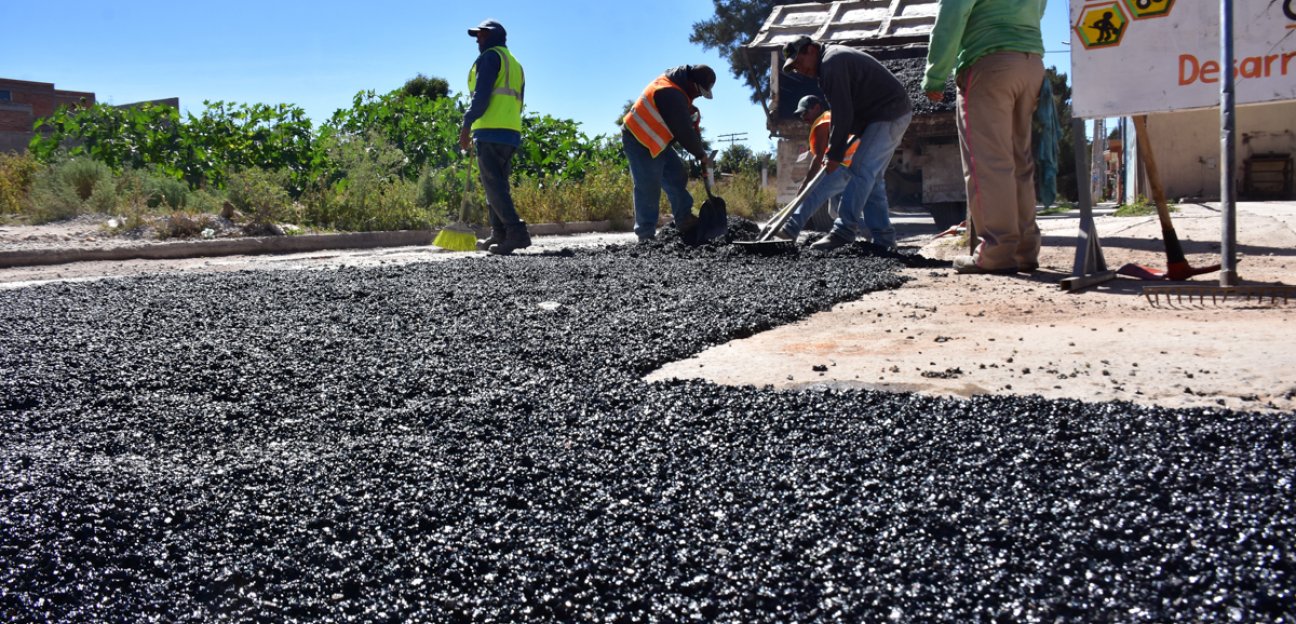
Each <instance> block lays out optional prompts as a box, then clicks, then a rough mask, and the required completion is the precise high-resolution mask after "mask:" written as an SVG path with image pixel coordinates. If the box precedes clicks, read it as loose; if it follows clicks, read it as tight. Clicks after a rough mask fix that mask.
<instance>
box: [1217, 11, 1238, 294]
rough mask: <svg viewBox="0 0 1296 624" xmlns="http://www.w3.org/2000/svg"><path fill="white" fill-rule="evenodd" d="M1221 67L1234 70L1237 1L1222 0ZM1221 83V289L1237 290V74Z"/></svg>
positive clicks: (1229, 74)
mask: <svg viewBox="0 0 1296 624" xmlns="http://www.w3.org/2000/svg"><path fill="white" fill-rule="evenodd" d="M1220 67H1233V0H1220ZM1222 74H1223V76H1222V80H1220V209H1221V210H1222V212H1223V224H1222V226H1221V232H1220V286H1237V283H1238V276H1237V246H1236V244H1237V185H1236V184H1235V183H1234V180H1235V178H1234V174H1235V173H1236V171H1237V150H1236V149H1234V137H1233V122H1234V119H1233V104H1234V103H1233V85H1234V82H1233V72H1231V71H1224V72H1222Z"/></svg>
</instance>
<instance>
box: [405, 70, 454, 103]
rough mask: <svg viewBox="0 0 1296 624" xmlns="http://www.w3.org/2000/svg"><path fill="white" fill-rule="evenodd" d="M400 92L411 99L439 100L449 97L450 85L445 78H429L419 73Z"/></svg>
mask: <svg viewBox="0 0 1296 624" xmlns="http://www.w3.org/2000/svg"><path fill="white" fill-rule="evenodd" d="M400 92H401V94H402V95H407V96H411V97H421V98H426V99H429V100H439V99H441V98H443V97H447V96H449V95H450V83H449V82H447V81H446V79H445V78H435V77H433V78H429V77H427V76H424V75H423V74H421V73H420V74H419V75H417V76H415V77H413V78H410V79H409V80H408V81H406V82H405V86H403V87H401V89H400Z"/></svg>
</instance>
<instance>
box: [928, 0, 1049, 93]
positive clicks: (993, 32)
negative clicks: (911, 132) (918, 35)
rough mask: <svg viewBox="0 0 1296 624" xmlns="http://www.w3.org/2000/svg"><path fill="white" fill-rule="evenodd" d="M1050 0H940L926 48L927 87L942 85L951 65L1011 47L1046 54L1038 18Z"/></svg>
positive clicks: (966, 64)
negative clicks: (938, 10)
mask: <svg viewBox="0 0 1296 624" xmlns="http://www.w3.org/2000/svg"><path fill="white" fill-rule="evenodd" d="M1047 3H1048V0H941V3H940V13H939V14H937V16H936V25H935V26H934V27H933V28H932V35H931V45H930V47H928V49H927V74H926V77H925V78H924V79H923V91H942V90H944V89H945V79H946V78H948V77H949V74H950V70H951V69H953V70H954V71H955V72H961V71H963V70H964V69H967V68H968V67H970V66H971V65H972V64H973V63H975V62H976V60H977V59H979V58H981V57H983V56H985V55H987V54H989V53H991V52H1000V51H1004V50H1010V51H1014V52H1033V53H1035V54H1039V55H1043V54H1044V37H1043V35H1041V34H1040V20H1042V19H1043V18H1044V6H1045V5H1046V4H1047Z"/></svg>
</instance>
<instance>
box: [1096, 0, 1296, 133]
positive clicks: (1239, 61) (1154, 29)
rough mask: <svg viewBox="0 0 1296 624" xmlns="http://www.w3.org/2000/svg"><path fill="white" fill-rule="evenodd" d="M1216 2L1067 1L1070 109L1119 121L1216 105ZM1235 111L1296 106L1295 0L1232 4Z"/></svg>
mask: <svg viewBox="0 0 1296 624" xmlns="http://www.w3.org/2000/svg"><path fill="white" fill-rule="evenodd" d="M1219 23H1220V2H1219V0H1071V79H1072V99H1071V106H1072V109H1073V110H1074V113H1075V115H1076V116H1078V117H1084V118H1094V117H1119V116H1125V115H1137V114H1145V113H1155V112H1165V111H1174V110H1186V109H1193V108H1207V107H1213V106H1219V100H1220V84H1219V83H1220V79H1221V78H1222V77H1223V71H1224V70H1223V68H1221V67H1220V64H1219V58H1220V44H1219V41H1220V37H1219V30H1220V26H1219ZM1233 59H1234V67H1233V69H1232V71H1233V75H1234V77H1235V90H1234V97H1235V102H1236V103H1237V104H1257V103H1261V102H1275V101H1283V100H1296V0H1234V1H1233Z"/></svg>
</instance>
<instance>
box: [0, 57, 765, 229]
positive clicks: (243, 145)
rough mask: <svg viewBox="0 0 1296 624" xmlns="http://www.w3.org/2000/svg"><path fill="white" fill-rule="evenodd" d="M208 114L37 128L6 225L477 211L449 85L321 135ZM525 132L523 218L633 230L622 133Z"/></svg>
mask: <svg viewBox="0 0 1296 624" xmlns="http://www.w3.org/2000/svg"><path fill="white" fill-rule="evenodd" d="M203 104H204V110H203V111H201V112H200V113H198V114H192V113H188V114H184V115H181V113H180V112H179V111H177V110H176V109H174V108H172V107H169V106H165V105H154V104H142V105H139V106H137V107H127V108H118V107H114V106H109V105H105V104H96V105H92V106H89V107H81V108H63V109H59V110H58V111H57V112H56V113H55V114H54V115H52V116H50V117H48V118H45V119H42V120H40V121H38V122H37V125H36V128H37V130H38V132H37V133H36V137H35V138H34V139H33V140H32V142H31V144H30V146H29V150H30V155H29V156H5V157H4V159H3V160H0V213H8V214H20V215H26V218H27V219H28V220H29V221H31V222H46V221H52V220H58V219H65V218H69V217H73V216H76V215H79V214H84V213H89V212H95V213H101V214H108V215H113V216H117V217H120V219H119V220H118V223H119V226H118V229H133V228H137V227H141V226H143V225H144V224H146V223H147V222H149V221H150V220H152V221H153V222H156V224H157V227H156V229H157V231H158V232H159V235H162V236H168V237H183V236H196V235H199V234H200V233H201V232H202V231H203V230H206V229H208V226H209V225H211V219H216V218H218V217H219V218H222V219H225V220H226V222H227V224H229V223H234V222H237V226H238V227H241V228H242V229H243V231H244V232H247V233H254V234H266V233H280V232H283V231H284V229H283V228H280V227H278V224H285V223H292V224H296V225H299V226H303V227H308V228H314V229H320V230H343V231H369V230H392V229H423V228H429V227H436V226H438V225H441V224H444V223H447V222H449V221H452V220H455V219H457V218H458V216H459V211H460V206H461V205H462V204H464V203H465V202H464V199H465V190H466V188H467V179H468V175H469V172H470V167H469V166H468V163H469V161H470V160H471V157H470V156H468V155H466V154H463V153H462V152H461V151H460V149H459V144H458V138H459V127H460V122H461V120H462V117H463V112H464V110H465V108H466V104H467V102H466V98H465V96H463V95H457V96H452V95H450V94H449V86H448V84H447V83H446V82H445V80H443V79H440V78H428V77H426V76H423V75H421V74H420V75H419V76H416V77H415V78H413V79H411V80H410V81H408V82H406V83H405V85H404V86H402V87H401V88H399V89H396V90H394V91H391V92H389V93H378V92H375V91H363V92H360V93H358V94H356V96H355V97H354V99H353V100H352V105H351V107H350V108H346V109H342V110H339V111H337V112H336V113H334V114H333V116H332V117H331V118H329V119H328V120H327V121H325V122H324V123H323V124H321V125H320V126H319V127H313V126H312V124H311V122H310V121H309V120H308V119H307V118H306V117H305V114H304V112H303V111H302V109H300V108H298V107H295V106H290V105H285V104H280V105H276V106H269V105H264V104H252V105H247V104H234V103H226V102H204V103H203ZM522 132H523V141H522V145H521V147H520V148H519V150H518V152H517V155H516V156H515V157H514V161H513V176H512V177H513V180H512V182H513V185H514V189H515V199H516V202H517V204H518V210H519V212H520V213H521V214H522V216H523V218H524V219H526V220H528V221H530V222H547V221H553V222H570V221H586V220H612V221H614V222H617V223H619V224H628V223H629V222H630V220H631V219H630V214H631V212H632V200H631V197H632V188H631V183H630V181H629V176H628V175H627V167H628V165H627V163H626V160H625V156H624V154H623V153H622V151H621V141H620V137H619V136H606V135H598V136H589V135H587V134H585V133H583V132H581V131H580V129H579V126H578V125H577V124H576V122H574V121H571V120H568V119H560V118H556V117H553V116H550V115H536V114H528V115H525V116H524V117H523V129H522ZM727 154H728V156H727V157H726V160H725V162H726V163H727V164H726V166H727V167H728V168H727V169H726V171H728V172H730V173H735V174H736V173H740V172H746V173H751V172H754V171H758V169H757V168H756V167H758V166H759V163H760V162H762V160H761V159H764V160H765V161H768V160H769V156H768V154H765V155H760V156H757V155H754V154H752V153H751V151H750V150H748V149H747V148H745V147H742V146H737V147H731V150H730V151H729V152H727ZM695 173H696V172H695ZM758 179H759V176H758V175H757V176H751V175H746V176H741V177H737V178H731V179H730V180H728V181H727V182H726V183H725V184H724V186H725V187H726V188H727V189H728V190H727V191H726V192H728V193H730V194H731V195H732V196H733V197H735V198H739V197H742V198H748V199H749V200H750V202H751V204H750V206H746V205H745V204H744V203H743V201H744V200H735V199H730V200H729V206H730V208H731V210H733V209H735V208H736V209H738V210H740V211H743V210H745V211H747V212H756V211H760V210H764V209H765V208H766V207H768V205H769V204H772V202H767V201H766V198H765V196H764V194H763V191H761V190H760V189H757V188H752V189H750V190H748V189H739V188H737V187H736V186H735V184H737V180H742V181H743V183H752V184H757V185H758V184H759V183H758V182H755V180H758ZM474 186H476V185H474ZM698 193H699V195H698V196H699V197H701V195H700V193H701V189H700V185H699V189H698ZM467 200H468V201H467V202H466V203H467V205H469V206H470V207H472V210H470V212H469V214H468V217H469V219H470V221H471V222H475V223H478V224H483V223H485V214H484V209H483V207H484V206H485V205H486V202H485V200H484V196H483V194H482V192H481V189H479V188H474V189H473V192H472V193H470V194H469V195H468V196H467ZM699 203H700V202H699ZM771 210H772V209H771Z"/></svg>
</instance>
